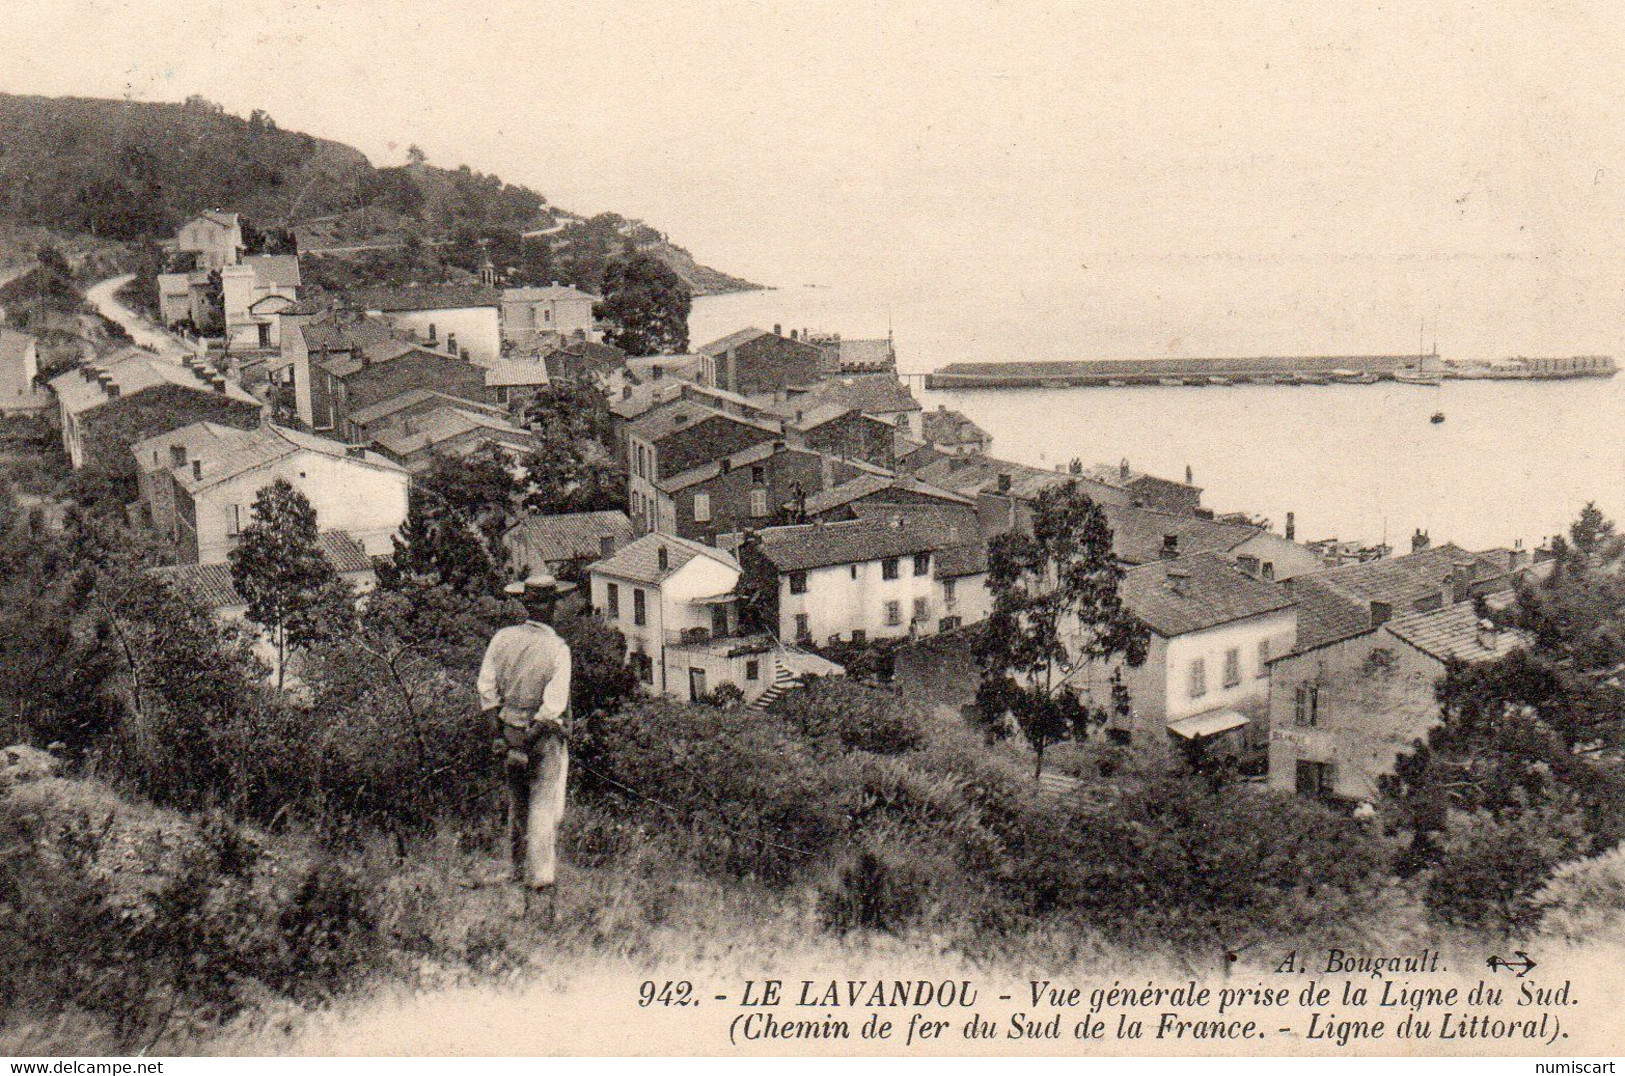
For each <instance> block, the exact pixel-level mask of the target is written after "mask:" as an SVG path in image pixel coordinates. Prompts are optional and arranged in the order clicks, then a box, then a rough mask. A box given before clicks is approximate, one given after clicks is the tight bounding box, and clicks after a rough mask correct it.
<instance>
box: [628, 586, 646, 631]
mask: <svg viewBox="0 0 1625 1076" xmlns="http://www.w3.org/2000/svg"><path fill="white" fill-rule="evenodd" d="M648 619H649V608H648V598H647V596H646V595H645V594H644V593H643V590H642V589H641V588H639V587H633V588H632V623H634V624H638V625H642V624H646V623H648Z"/></svg>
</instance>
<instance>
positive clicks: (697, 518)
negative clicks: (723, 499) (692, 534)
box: [694, 493, 711, 523]
mask: <svg viewBox="0 0 1625 1076" xmlns="http://www.w3.org/2000/svg"><path fill="white" fill-rule="evenodd" d="M694 522H696V523H709V522H711V495H710V494H709V493H696V494H694Z"/></svg>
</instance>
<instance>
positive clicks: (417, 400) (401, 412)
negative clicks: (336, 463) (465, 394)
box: [343, 389, 509, 445]
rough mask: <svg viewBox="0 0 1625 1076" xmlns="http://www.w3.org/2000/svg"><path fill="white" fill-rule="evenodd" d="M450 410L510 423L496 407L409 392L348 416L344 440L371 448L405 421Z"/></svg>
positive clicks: (433, 393)
mask: <svg viewBox="0 0 1625 1076" xmlns="http://www.w3.org/2000/svg"><path fill="white" fill-rule="evenodd" d="M447 406H450V407H457V408H461V409H462V410H465V411H474V412H477V413H479V414H482V415H487V416H489V417H491V418H494V419H500V420H502V421H504V422H508V421H509V415H508V411H507V409H506V408H503V407H498V406H496V405H495V404H483V403H478V402H476V401H474V400H465V399H462V398H461V397H459V396H452V395H450V394H449V393H445V392H437V391H435V390H434V389H409V390H408V391H406V392H403V393H400V394H399V395H397V396H391V397H389V398H388V399H387V400H380V401H379V402H377V403H375V404H370V405H368V406H366V407H363V408H360V409H358V410H355V411H351V412H350V413H349V414H348V415H347V416H345V421H344V430H343V434H344V440H345V441H347V442H348V443H350V444H352V445H366V444H371V443H372V440H373V438H374V437H376V436H378V435H379V434H380V433H382V432H383V431H384V430H386V429H388V428H390V427H392V426H398V425H400V423H401V422H402V420H404V419H406V418H409V417H411V416H413V415H421V414H424V413H426V412H429V411H433V410H435V409H436V408H440V407H447Z"/></svg>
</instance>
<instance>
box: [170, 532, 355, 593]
mask: <svg viewBox="0 0 1625 1076" xmlns="http://www.w3.org/2000/svg"><path fill="white" fill-rule="evenodd" d="M318 543H319V545H320V548H321V551H322V554H323V555H324V556H325V557H327V560H328V563H330V564H332V565H333V569H334V570H335V571H337V572H338V573H339V574H340V575H359V574H361V573H364V572H370V571H372V570H373V568H372V560H371V558H369V557H368V556H367V551H366V550H365V549H363V548H362V546H361V543H360V542H358V541H356V540H355V538H354V537H353V536H351V534H350V533H349V532H348V531H324V532H322V534H321V535H320V536H319V537H318ZM147 574H149V575H151V576H152V577H153V578H154V579H157V580H159V581H160V582H163V583H167V584H168V585H169V586H172V587H174V588H176V589H177V590H180V591H182V592H183V593H186V594H190V595H191V596H192V597H193V598H195V599H196V600H197V601H198V603H199V604H201V605H202V606H203V607H204V608H206V609H223V608H226V607H228V606H232V605H244V604H246V603H245V602H244V601H243V597H242V595H241V594H239V593H237V584H236V582H235V581H234V580H233V579H232V577H231V565H230V564H176V565H171V566H169V567H164V568H149V569H148V570H147Z"/></svg>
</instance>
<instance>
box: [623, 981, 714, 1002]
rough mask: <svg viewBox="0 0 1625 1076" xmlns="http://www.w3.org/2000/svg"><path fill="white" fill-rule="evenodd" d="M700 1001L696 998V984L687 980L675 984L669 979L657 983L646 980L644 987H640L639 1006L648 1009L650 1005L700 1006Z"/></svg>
mask: <svg viewBox="0 0 1625 1076" xmlns="http://www.w3.org/2000/svg"><path fill="white" fill-rule="evenodd" d="M699 1003H700V1002H699V999H698V998H696V997H695V996H694V984H693V983H691V982H689V981H688V980H686V979H681V980H678V981H676V982H673V981H672V980H670V979H667V980H666V981H665V982H663V983H657V982H655V981H654V980H652V979H645V980H644V982H643V985H642V986H640V987H638V1006H639V1008H644V1009H646V1008H648V1007H649V1006H650V1005H698V1004H699Z"/></svg>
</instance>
